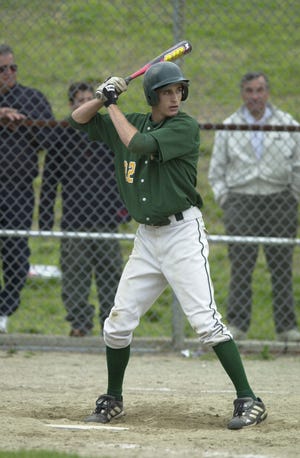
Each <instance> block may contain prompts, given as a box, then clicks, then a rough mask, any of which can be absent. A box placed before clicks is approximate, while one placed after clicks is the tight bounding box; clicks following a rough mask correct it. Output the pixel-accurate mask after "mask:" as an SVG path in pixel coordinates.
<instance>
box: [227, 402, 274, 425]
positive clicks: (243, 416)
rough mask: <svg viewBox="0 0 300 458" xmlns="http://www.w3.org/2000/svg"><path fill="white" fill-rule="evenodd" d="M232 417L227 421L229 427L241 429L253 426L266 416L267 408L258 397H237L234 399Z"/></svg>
mask: <svg viewBox="0 0 300 458" xmlns="http://www.w3.org/2000/svg"><path fill="white" fill-rule="evenodd" d="M233 405H234V412H233V417H232V419H231V420H230V422H229V423H228V428H229V429H241V428H243V427H244V426H254V425H257V424H258V423H260V422H261V421H263V420H265V419H266V418H267V415H268V414H267V410H266V407H265V405H264V403H263V402H262V400H261V399H260V398H257V400H256V401H255V400H254V399H252V398H238V399H236V400H235V401H234V403H233Z"/></svg>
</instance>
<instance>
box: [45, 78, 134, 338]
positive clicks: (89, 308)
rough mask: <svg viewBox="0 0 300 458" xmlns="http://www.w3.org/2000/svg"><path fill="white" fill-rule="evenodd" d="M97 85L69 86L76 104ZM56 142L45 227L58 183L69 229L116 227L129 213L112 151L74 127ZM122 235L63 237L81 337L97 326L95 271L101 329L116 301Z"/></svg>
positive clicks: (71, 309)
mask: <svg viewBox="0 0 300 458" xmlns="http://www.w3.org/2000/svg"><path fill="white" fill-rule="evenodd" d="M93 94H94V91H93V87H92V86H91V85H90V84H87V83H84V82H79V83H74V84H72V85H71V86H70V88H69V92H68V96H69V102H70V108H71V110H74V109H75V108H77V107H78V106H80V105H81V104H82V103H84V102H86V101H88V100H91V99H93V98H94V95H93ZM56 136H57V141H56V143H55V148H54V150H52V151H49V153H48V154H47V156H46V161H45V168H44V174H43V181H42V190H41V199H40V217H39V221H40V229H42V230H51V228H52V227H53V224H54V205H55V200H56V196H57V190H58V185H59V184H61V192H62V221H61V228H62V230H64V231H81V232H117V229H118V224H119V223H121V222H125V221H127V220H128V219H129V217H128V213H127V210H126V209H125V208H124V205H123V203H122V201H121V199H120V197H119V193H118V189H117V184H116V180H115V175H114V164H113V153H112V151H111V150H110V149H109V148H108V147H107V146H106V145H105V144H104V143H101V142H89V141H88V138H87V135H86V134H83V133H81V132H78V131H76V130H75V129H73V128H71V127H69V128H60V129H57V130H56ZM122 264H123V262H122V256H121V249H120V245H119V242H118V240H116V239H115V240H114V239H101V238H99V239H98V238H97V239H95V238H94V239H93V238H90V239H89V238H78V237H75V238H73V237H69V238H68V237H67V238H62V241H61V269H62V299H63V302H64V305H65V308H66V311H67V317H66V319H67V320H68V321H70V323H71V332H70V335H71V336H74V337H81V336H85V335H87V334H89V333H90V332H91V330H92V328H93V317H94V309H95V308H94V306H93V305H91V304H90V303H89V296H90V290H91V284H92V278H93V275H94V277H95V282H96V287H97V294H98V299H99V303H100V310H99V320H100V327H101V329H102V327H103V324H104V320H105V319H106V318H107V316H108V315H109V312H110V309H111V307H112V306H113V303H114V296H115V292H116V289H117V285H118V282H119V279H120V276H121V272H122Z"/></svg>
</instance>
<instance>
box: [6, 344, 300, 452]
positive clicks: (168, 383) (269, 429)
mask: <svg viewBox="0 0 300 458" xmlns="http://www.w3.org/2000/svg"><path fill="white" fill-rule="evenodd" d="M0 365H1V403H0V431H1V438H0V449H1V450H18V449H21V448H24V449H48V450H49V449H51V450H58V451H63V452H73V453H74V452H75V453H78V454H79V455H80V456H83V457H87V456H88V457H113V458H115V457H122V458H123V457H124V458H127V457H131V458H153V457H156V458H161V457H166V456H168V457H170V458H172V457H175V458H183V457H185V456H189V457H191V458H194V457H195V458H196V457H197V458H216V457H217V458H218V457H219V458H241V457H244V458H275V457H276V458H285V457H289V458H296V457H299V446H300V414H299V411H300V408H299V406H300V359H299V356H297V355H296V356H286V357H283V356H282V357H280V358H277V359H272V360H267V361H262V360H253V359H250V358H247V359H245V366H246V369H247V372H248V376H249V379H250V381H251V382H252V385H253V386H254V388H255V391H256V392H257V393H258V394H259V395H260V396H261V397H262V398H263V400H264V401H265V403H266V404H267V407H268V411H269V417H268V419H267V420H266V422H264V423H262V424H261V425H259V426H256V427H254V428H248V429H245V430H242V431H229V430H228V429H227V428H226V423H227V421H228V419H229V418H230V416H231V414H232V401H233V399H234V391H233V389H232V386H231V383H230V381H229V380H228V378H227V376H226V374H225V373H224V371H223V369H222V368H221V366H220V364H219V363H218V361H216V360H215V359H213V358H212V359H207V358H201V357H200V358H199V357H197V358H184V357H183V356H181V355H180V354H175V355H174V354H163V355H156V354H148V355H138V354H133V355H132V357H131V360H130V363H129V366H128V370H127V374H126V380H125V393H124V396H125V408H126V413H127V415H126V416H125V417H123V418H122V419H120V420H119V421H115V422H114V423H112V424H110V425H108V426H103V425H96V424H94V425H87V424H85V423H84V422H83V421H82V419H83V418H84V417H85V415H87V414H88V413H90V411H91V410H92V409H93V406H94V401H95V399H96V397H97V395H98V394H101V393H102V392H104V391H105V389H106V370H105V356H104V355H103V354H85V353H63V352H34V353H33V352H24V351H23V352H16V353H14V352H6V351H0ZM86 426H99V427H100V428H102V429H80V428H81V427H86ZM78 428H79V429H78Z"/></svg>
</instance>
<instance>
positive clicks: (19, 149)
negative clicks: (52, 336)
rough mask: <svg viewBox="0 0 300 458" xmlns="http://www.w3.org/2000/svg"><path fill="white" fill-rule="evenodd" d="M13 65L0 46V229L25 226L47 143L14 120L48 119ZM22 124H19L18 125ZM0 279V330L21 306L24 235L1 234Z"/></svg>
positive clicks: (38, 96)
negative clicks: (34, 181)
mask: <svg viewBox="0 0 300 458" xmlns="http://www.w3.org/2000/svg"><path fill="white" fill-rule="evenodd" d="M17 74H18V67H17V64H16V63H15V58H14V53H13V50H12V48H11V47H10V46H8V45H6V44H1V45H0V142H1V147H0V195H1V197H0V199H1V202H0V228H1V229H2V230H5V229H14V230H30V228H31V224H32V216H33V208H34V192H33V180H34V179H35V177H36V176H37V175H38V155H37V153H38V151H39V150H41V149H43V148H44V147H45V145H46V137H47V136H46V135H45V130H42V129H39V130H37V129H36V128H33V127H28V126H26V125H19V126H18V122H19V121H22V120H24V119H26V118H30V119H37V118H41V119H50V118H53V115H52V110H51V107H50V104H49V102H48V101H47V99H46V98H45V97H44V95H43V94H42V93H41V92H39V91H37V90H35V89H32V88H30V87H26V86H23V85H21V84H19V83H18V82H17ZM23 124H24V123H23ZM0 249H1V260H2V282H1V288H0V332H2V333H4V332H7V324H8V317H9V316H10V315H12V314H13V313H14V312H15V311H16V310H17V308H18V307H19V305H20V294H21V291H22V289H23V287H24V285H25V282H26V278H27V273H28V270H29V256H30V249H29V246H28V239H27V237H15V236H14V237H9V236H5V235H2V234H1V237H0Z"/></svg>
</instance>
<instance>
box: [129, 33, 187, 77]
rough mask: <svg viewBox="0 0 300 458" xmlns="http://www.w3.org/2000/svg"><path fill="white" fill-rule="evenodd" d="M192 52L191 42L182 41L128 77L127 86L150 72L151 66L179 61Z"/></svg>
mask: <svg viewBox="0 0 300 458" xmlns="http://www.w3.org/2000/svg"><path fill="white" fill-rule="evenodd" d="M191 51H192V45H191V43H190V42H189V41H187V40H184V41H180V42H179V43H177V44H176V45H174V46H172V47H171V48H169V49H167V50H166V51H164V52H162V53H161V54H160V55H159V56H157V57H155V58H154V59H152V60H150V61H149V62H147V63H146V64H145V65H144V66H143V67H141V68H139V69H138V70H137V71H136V72H134V73H132V74H131V75H129V76H127V77H126V78H125V81H126V83H127V84H129V83H130V81H132V80H133V79H135V78H137V77H138V76H141V75H143V74H144V73H145V72H146V71H147V70H148V68H149V67H151V65H153V64H157V63H158V62H172V61H173V60H176V59H179V58H180V57H182V56H184V55H185V54H188V53H190V52H191Z"/></svg>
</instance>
